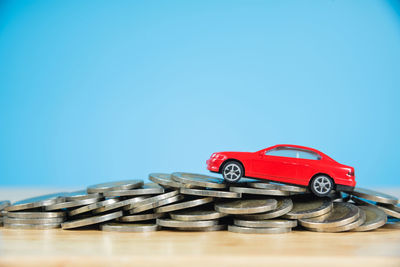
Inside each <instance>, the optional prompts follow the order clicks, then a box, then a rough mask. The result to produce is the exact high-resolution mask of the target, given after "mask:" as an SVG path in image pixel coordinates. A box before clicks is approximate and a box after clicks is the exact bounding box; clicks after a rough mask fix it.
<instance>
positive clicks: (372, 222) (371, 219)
mask: <svg viewBox="0 0 400 267" xmlns="http://www.w3.org/2000/svg"><path fill="white" fill-rule="evenodd" d="M358 208H359V209H361V210H363V211H364V212H365V215H366V219H365V222H364V223H363V224H361V225H360V226H358V227H357V228H355V229H353V231H357V232H361V231H362V232H363V231H371V230H374V229H377V228H379V227H381V226H383V225H385V223H386V221H387V216H386V214H385V213H384V212H383V211H382V210H380V209H378V208H375V207H370V206H359V207H358Z"/></svg>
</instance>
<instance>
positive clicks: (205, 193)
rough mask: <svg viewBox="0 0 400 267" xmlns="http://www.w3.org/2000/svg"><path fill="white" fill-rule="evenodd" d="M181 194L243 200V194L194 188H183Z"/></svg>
mask: <svg viewBox="0 0 400 267" xmlns="http://www.w3.org/2000/svg"><path fill="white" fill-rule="evenodd" d="M180 192H181V194H184V195H193V196H203V197H219V198H241V197H242V194H241V193H236V192H227V191H217V190H205V189H192V188H181V189H180Z"/></svg>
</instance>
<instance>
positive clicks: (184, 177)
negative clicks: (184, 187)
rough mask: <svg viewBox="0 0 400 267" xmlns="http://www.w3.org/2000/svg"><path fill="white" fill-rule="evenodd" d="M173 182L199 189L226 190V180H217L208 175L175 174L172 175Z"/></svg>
mask: <svg viewBox="0 0 400 267" xmlns="http://www.w3.org/2000/svg"><path fill="white" fill-rule="evenodd" d="M171 178H172V180H174V181H176V182H180V183H183V184H190V185H194V186H198V187H206V188H215V189H223V188H226V184H225V183H224V179H222V178H217V177H213V176H208V175H202V174H196V173H186V172H174V173H172V174H171Z"/></svg>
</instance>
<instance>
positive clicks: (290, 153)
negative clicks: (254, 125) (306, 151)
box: [265, 148, 298, 158]
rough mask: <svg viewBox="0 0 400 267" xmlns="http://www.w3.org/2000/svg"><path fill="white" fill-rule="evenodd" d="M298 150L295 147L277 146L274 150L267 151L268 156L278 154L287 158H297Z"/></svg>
mask: <svg viewBox="0 0 400 267" xmlns="http://www.w3.org/2000/svg"><path fill="white" fill-rule="evenodd" d="M297 153H298V151H296V150H294V149H287V148H276V149H272V150H268V151H267V152H265V155H267V156H277V157H287V158H297Z"/></svg>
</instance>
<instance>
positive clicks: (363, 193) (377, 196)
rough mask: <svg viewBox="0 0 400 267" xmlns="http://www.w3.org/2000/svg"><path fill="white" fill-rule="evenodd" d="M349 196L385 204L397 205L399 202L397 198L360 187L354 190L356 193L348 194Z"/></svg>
mask: <svg viewBox="0 0 400 267" xmlns="http://www.w3.org/2000/svg"><path fill="white" fill-rule="evenodd" d="M348 194H351V195H353V196H357V197H361V198H364V199H367V200H372V201H375V202H378V203H383V204H393V205H396V204H397V203H398V201H399V199H398V198H397V197H394V196H391V195H388V194H384V193H381V192H378V191H374V190H369V189H366V188H360V187H356V188H354V191H351V192H348Z"/></svg>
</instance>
